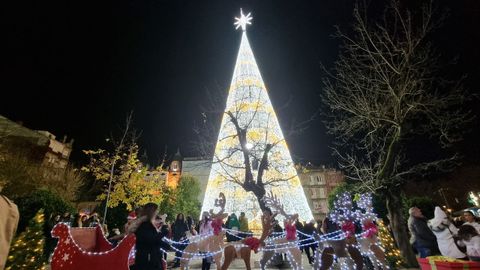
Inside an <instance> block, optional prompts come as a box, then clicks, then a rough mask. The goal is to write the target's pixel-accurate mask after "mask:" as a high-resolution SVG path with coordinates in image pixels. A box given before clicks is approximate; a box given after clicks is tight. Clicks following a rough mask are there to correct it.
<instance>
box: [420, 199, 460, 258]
mask: <svg viewBox="0 0 480 270" xmlns="http://www.w3.org/2000/svg"><path fill="white" fill-rule="evenodd" d="M428 227H429V228H430V229H431V230H432V232H433V234H435V237H437V243H438V249H439V250H440V253H442V255H443V256H447V257H450V258H455V259H463V258H465V257H466V256H467V255H466V254H465V253H463V252H462V251H461V250H460V249H459V248H458V246H457V244H456V243H455V239H454V238H453V236H454V235H456V234H457V233H458V229H457V227H455V225H453V223H452V222H450V220H449V219H448V217H447V214H445V212H443V211H442V209H440V207H438V206H437V207H435V216H434V218H433V219H430V220H429V221H428Z"/></svg>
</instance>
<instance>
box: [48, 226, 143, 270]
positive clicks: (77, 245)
mask: <svg viewBox="0 0 480 270" xmlns="http://www.w3.org/2000/svg"><path fill="white" fill-rule="evenodd" d="M52 236H53V237H56V238H58V244H57V247H56V248H55V251H54V253H53V257H52V262H51V269H52V270H62V269H69V270H87V269H88V270H105V269H118V270H128V269H129V268H128V265H129V253H130V251H131V250H132V247H133V246H134V245H135V236H134V235H133V234H130V235H128V236H127V237H125V238H124V239H123V240H122V241H121V242H120V243H119V244H118V246H116V247H113V245H112V244H110V242H108V241H107V240H106V239H105V237H104V235H103V232H102V230H101V228H100V227H99V226H97V227H96V228H70V227H69V226H67V225H66V224H64V223H59V224H57V225H55V227H54V228H53V230H52Z"/></svg>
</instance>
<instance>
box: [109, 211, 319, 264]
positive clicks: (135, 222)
mask: <svg viewBox="0 0 480 270" xmlns="http://www.w3.org/2000/svg"><path fill="white" fill-rule="evenodd" d="M166 218H167V215H165V214H163V215H162V214H161V213H159V209H158V206H157V205H156V204H153V203H148V204H146V205H144V206H143V207H141V208H137V209H136V210H135V212H132V213H130V214H129V215H128V221H127V223H126V224H125V227H124V232H123V233H122V234H115V235H113V236H112V237H110V238H109V240H110V241H111V242H113V243H116V242H118V241H120V240H121V239H123V237H124V236H125V235H126V234H129V233H134V234H135V235H136V254H135V265H133V266H132V267H131V269H136V270H144V269H147V270H154V269H155V270H157V269H166V268H167V265H166V261H167V253H166V251H175V255H174V259H173V263H172V264H171V265H170V268H176V267H179V266H180V258H181V257H182V251H183V249H184V248H185V247H186V244H188V238H189V237H191V236H194V235H198V234H200V235H206V234H211V233H213V231H214V229H213V226H212V222H213V219H212V217H211V216H210V214H209V213H208V212H203V213H202V216H201V219H200V220H199V221H195V220H194V218H192V217H191V216H186V217H185V216H184V214H182V213H179V214H177V215H176V217H175V219H174V221H173V222H172V223H170V222H168V221H167V220H166ZM223 227H224V228H225V229H227V233H226V238H227V242H232V241H238V240H240V239H243V238H246V237H248V236H250V235H252V234H253V233H252V232H251V231H250V230H249V227H248V219H247V217H246V215H245V213H243V212H242V213H240V215H239V217H238V218H237V215H236V214H235V213H231V214H230V215H229V216H228V217H227V219H226V220H225V222H224V224H223ZM296 227H297V230H298V231H300V232H302V233H303V234H300V237H302V238H303V237H306V236H302V235H304V234H305V235H312V234H314V233H320V234H321V233H323V230H325V229H324V228H323V227H322V222H321V221H320V222H319V224H317V225H315V222H313V221H311V222H308V223H306V222H303V223H302V222H300V221H298V220H297V222H296ZM274 232H283V228H282V227H281V226H280V225H279V224H278V221H276V222H275V223H274ZM164 238H169V239H171V240H172V242H173V243H174V244H172V246H170V245H169V243H168V242H166V241H164V240H163V239H164ZM315 248H316V245H315V242H314V241H313V240H312V242H311V243H310V244H308V243H307V244H306V245H304V246H303V247H302V251H304V252H305V253H306V254H307V256H308V259H309V261H310V262H311V263H312V262H313V260H314V259H313V254H314V252H315ZM212 262H213V258H211V257H205V258H203V260H202V270H204V269H205V270H207V269H210V265H211V264H212Z"/></svg>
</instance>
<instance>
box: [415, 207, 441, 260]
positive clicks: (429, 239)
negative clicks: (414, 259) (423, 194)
mask: <svg viewBox="0 0 480 270" xmlns="http://www.w3.org/2000/svg"><path fill="white" fill-rule="evenodd" d="M408 213H409V214H410V217H409V218H408V228H409V229H410V233H411V234H412V238H413V239H414V243H413V246H414V247H415V248H416V249H417V251H418V253H419V256H420V258H425V257H428V256H431V255H437V254H439V251H438V244H437V238H436V237H435V235H434V234H433V232H432V231H431V230H430V228H428V225H427V219H426V218H425V217H424V216H423V214H422V210H420V209H419V208H417V207H412V208H410V209H409V210H408Z"/></svg>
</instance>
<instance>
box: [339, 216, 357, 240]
mask: <svg viewBox="0 0 480 270" xmlns="http://www.w3.org/2000/svg"><path fill="white" fill-rule="evenodd" d="M342 231H343V232H344V233H345V234H346V237H347V238H348V237H350V236H352V235H354V234H355V224H353V222H351V221H350V220H347V221H345V222H343V224H342Z"/></svg>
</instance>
